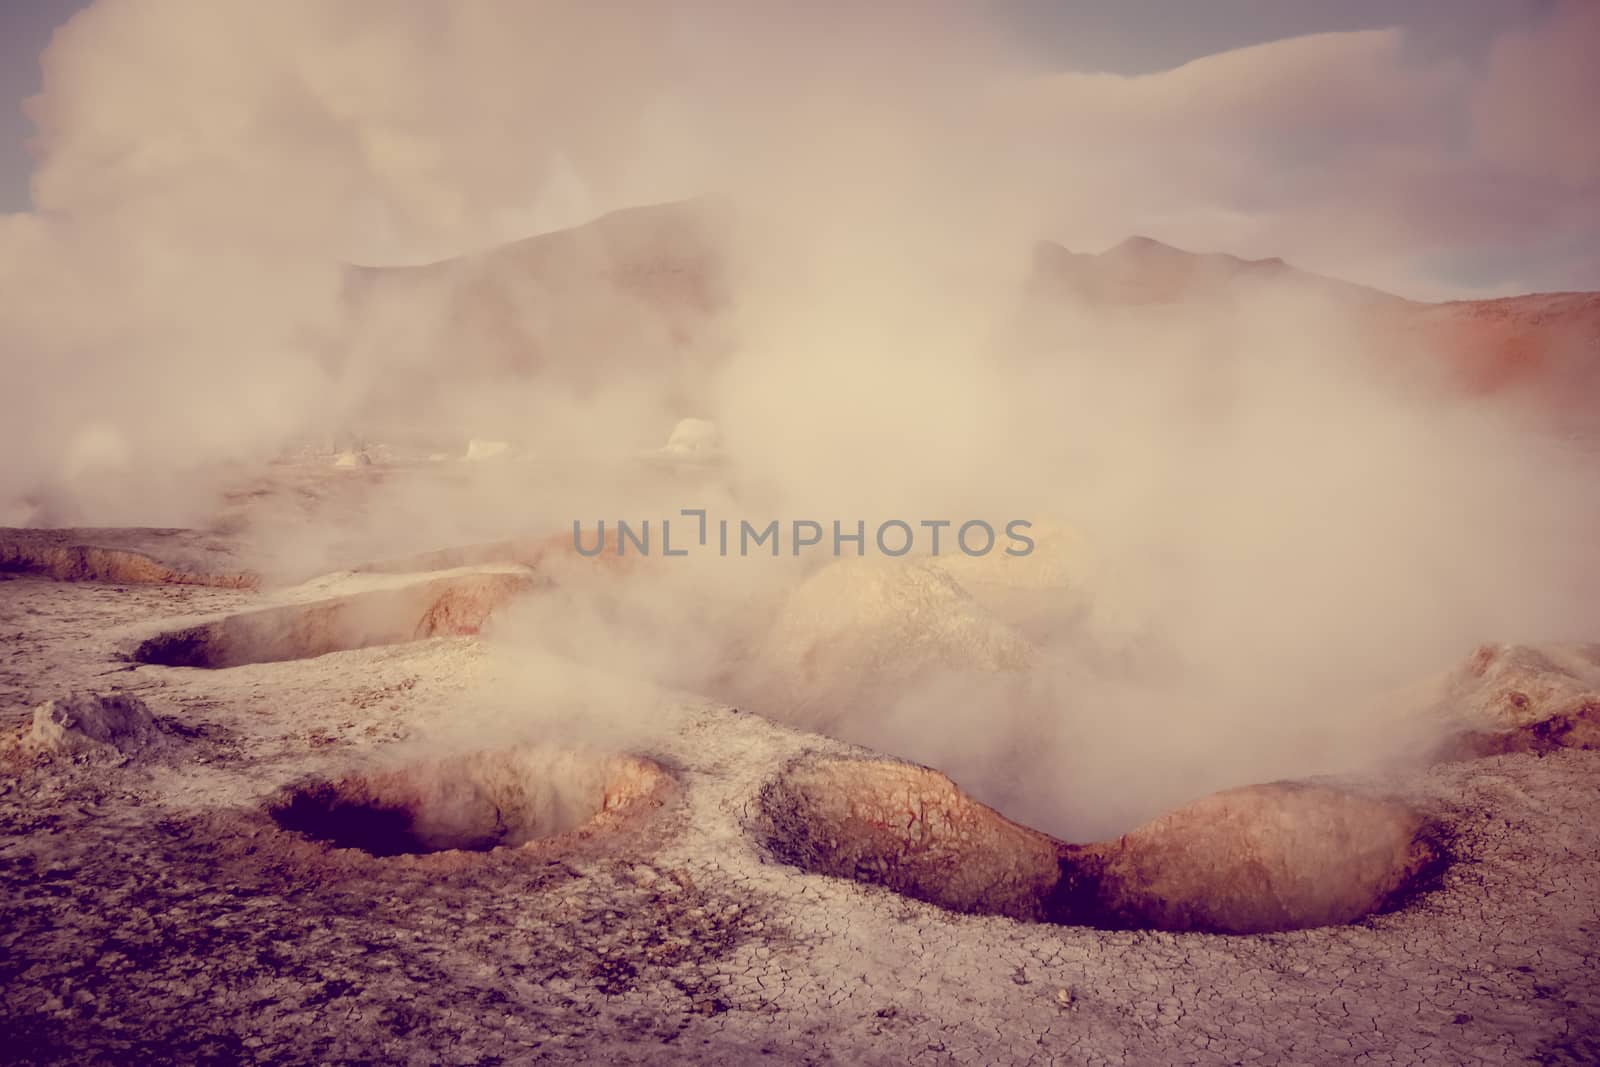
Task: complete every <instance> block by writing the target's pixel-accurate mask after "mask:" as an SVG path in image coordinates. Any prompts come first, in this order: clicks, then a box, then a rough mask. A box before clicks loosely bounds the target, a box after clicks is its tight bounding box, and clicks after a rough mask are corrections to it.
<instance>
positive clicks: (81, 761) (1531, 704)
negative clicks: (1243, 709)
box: [0, 531, 1600, 1064]
mask: <svg viewBox="0 0 1600 1067" xmlns="http://www.w3.org/2000/svg"><path fill="white" fill-rule="evenodd" d="M8 536H9V537H10V538H11V541H10V542H9V544H8V547H7V548H6V550H5V552H6V554H5V555H4V556H3V557H0V560H3V561H4V563H5V568H4V570H5V572H6V573H5V574H4V575H3V576H0V577H4V578H5V579H6V580H4V581H0V717H3V718H0V729H3V731H4V734H5V738H6V740H5V742H4V744H5V748H4V752H3V756H0V758H3V760H4V765H3V777H0V913H3V919H0V983H3V988H4V994H3V1008H0V1059H5V1060H9V1061H12V1062H19V1063H60V1062H71V1063H82V1064H87V1063H115V1064H124V1063H141V1062H168V1061H170V1062H192V1063H237V1062H287V1063H301V1062H308V1063H309V1062H315V1063H330V1062H384V1063H418V1064H424V1063H426V1064H432V1063H461V1064H489V1063H525V1062H543V1061H559V1062H573V1061H577V1062H615V1063H658V1062H668V1061H678V1060H689V1061H695V1062H708V1063H738V1064H746V1063H760V1062H773V1063H832V1062H843V1063H852V1064H854V1063H896V1064H899V1063H1037V1064H1048V1063H1072V1064H1080V1063H1082V1064H1097V1063H1118V1064H1129V1063H1131V1064H1164V1063H1201V1064H1212V1063H1215V1064H1241V1063H1263V1064H1266V1063H1365V1064H1399V1063H1593V1062H1597V1061H1600V970H1597V968H1600V954H1597V949H1596V944H1597V938H1596V934H1597V932H1600V903H1597V902H1600V819H1596V817H1595V814H1594V812H1595V802H1596V799H1597V795H1596V789H1597V784H1600V752H1596V751H1593V750H1591V748H1590V747H1589V746H1590V745H1591V744H1592V743H1593V741H1594V737H1593V731H1594V729H1595V716H1596V709H1597V708H1600V704H1597V703H1595V699H1596V698H1595V697H1594V693H1593V692H1592V691H1591V689H1590V688H1588V687H1589V686H1590V685H1591V683H1592V682H1593V680H1594V676H1593V674H1592V673H1585V672H1588V671H1591V670H1593V671H1596V672H1600V649H1594V648H1590V649H1579V650H1576V651H1573V650H1567V651H1566V652H1564V653H1555V652H1551V653H1537V652H1534V651H1530V650H1519V649H1501V648H1488V649H1485V650H1483V651H1482V652H1481V653H1480V655H1479V657H1478V659H1477V660H1476V661H1475V662H1473V663H1471V664H1468V665H1466V667H1465V668H1464V671H1465V673H1464V674H1463V676H1462V677H1463V679H1465V680H1466V681H1467V682H1469V683H1470V684H1471V685H1476V686H1478V689H1476V690H1473V693H1475V694H1476V696H1474V697H1473V698H1472V699H1478V700H1479V701H1480V703H1482V702H1483V701H1488V702H1489V703H1491V704H1497V706H1500V705H1503V706H1504V707H1505V708H1506V709H1508V710H1507V711H1506V714H1505V715H1504V716H1502V719H1501V721H1499V722H1497V723H1490V724H1489V725H1488V727H1486V728H1484V729H1480V730H1477V731H1466V732H1463V733H1462V734H1461V736H1460V738H1459V739H1458V742H1457V743H1456V744H1455V745H1454V746H1453V748H1452V749H1451V750H1450V751H1447V752H1441V753H1439V754H1438V757H1437V758H1436V759H1434V760H1432V761H1429V762H1425V763H1424V764H1423V765H1421V766H1419V767H1413V768H1410V769H1408V770H1407V771H1406V772H1405V773H1403V774H1399V773H1397V774H1394V775H1390V776H1388V777H1386V778H1381V779H1380V778H1373V779H1363V780H1351V781H1345V782H1340V783H1335V784H1328V783H1321V784H1317V785H1314V786H1307V787H1282V788H1278V787H1273V788H1268V789H1262V790H1256V791H1248V790H1247V791H1245V792H1243V793H1240V794H1237V795H1232V796H1231V797H1230V795H1224V799H1223V800H1215V799H1213V800H1212V801H1211V802H1209V803H1210V804H1211V806H1210V807H1206V806H1204V805H1205V803H1207V802H1202V804H1201V806H1198V807H1196V808H1194V809H1192V810H1189V809H1186V811H1184V812H1178V813H1175V814H1174V815H1172V816H1170V817H1169V818H1168V819H1166V820H1165V821H1164V822H1162V823H1161V824H1160V825H1155V824H1153V828H1148V829H1147V831H1138V832H1136V833H1135V834H1132V835H1130V836H1129V837H1128V838H1124V839H1122V840H1121V841H1118V842H1111V843H1105V844H1103V845H1101V846H1090V847H1086V848H1080V847H1079V846H1068V845H1064V844H1063V843H1061V842H1056V841H1054V840H1053V839H1050V838H1047V837H1045V836H1044V835H1042V834H1037V833H1035V832H1034V831H1031V830H1028V829H1027V828H1024V827H1019V826H1016V825H1014V824H1011V823H1008V822H1006V821H1005V820H1003V819H1002V818H1001V817H1000V816H998V815H996V814H995V813H993V812H992V811H990V810H989V809H986V808H983V807H982V806H981V805H977V804H976V803H975V802H973V801H970V800H968V799H967V798H966V797H965V796H964V795H963V794H962V793H961V792H960V790H959V789H958V788H957V786H956V785H954V784H952V783H950V782H949V781H948V780H947V779H944V778H943V777H942V776H939V775H937V774H936V773H934V772H932V771H928V770H925V769H922V768H918V767H915V766H914V765H910V764H903V763H899V762H898V761H895V760H892V759H888V758H886V757H883V756H881V755H878V754H876V753H871V752H867V751H864V750H862V749H859V748H855V747H852V746H850V745H847V744H844V743H842V742H839V741H835V740H832V739H829V738H826V737H822V736H818V735H815V734H810V733H806V732H801V731H798V730H794V729H790V728H788V727H785V726H783V725H780V724H778V723H775V722H773V721H770V720H768V719H766V718H763V717H761V716H760V715H758V714H754V713H752V712H751V711H741V710H739V709H736V708H733V707H728V706H723V705H719V704H716V703H713V702H710V701H707V700H705V699H700V698H695V697H690V696H672V695H670V694H668V695H661V696H659V697H658V699H657V706H654V707H653V708H652V709H651V714H652V715H653V716H655V722H656V724H657V726H656V728H655V729H653V730H652V731H650V732H649V734H648V737H647V738H646V739H645V740H643V741H639V740H632V741H630V746H629V748H628V750H627V751H623V752H611V751H605V750H604V745H603V744H601V745H598V747H596V748H595V750H593V751H589V750H587V749H575V748H570V747H556V748H549V747H541V744H542V742H541V741H540V739H539V738H524V739H520V740H519V742H518V744H516V745H512V744H510V743H507V744H505V745H495V746H491V750H490V751H487V752H482V753H479V752H475V751H473V750H471V749H470V746H469V748H467V749H463V750H461V751H460V752H459V753H456V754H453V755H450V756H447V757H441V756H439V754H438V752H437V751H436V747H437V746H435V745H433V744H432V742H431V741H430V740H429V739H431V738H435V737H439V736H447V735H449V733H450V729H451V726H452V723H453V722H455V721H456V720H458V719H459V718H460V717H461V715H462V709H463V707H464V705H466V704H468V703H470V702H472V701H475V700H479V699H481V696H482V694H483V692H484V691H485V689H486V686H488V687H490V688H492V679H493V671H494V666H493V663H492V662H491V660H490V658H489V656H488V654H487V653H486V651H485V647H484V640H483V638H482V636H481V635H480V630H481V629H483V627H484V626H485V625H486V624H488V623H491V622H492V619H491V618H490V616H492V614H493V612H494V611H495V610H496V609H497V608H498V606H499V605H501V604H502V603H504V602H505V601H506V600H508V599H511V598H515V597H524V596H539V595H541V580H540V569H539V566H538V563H537V559H532V558H530V559H524V560H521V561H516V560H510V561H502V562H499V563H486V562H484V561H481V560H480V561H476V562H474V563H472V564H470V565H468V566H466V567H462V568H456V569H444V570H435V571H430V572H429V573H426V574H421V573H418V574H407V573H404V568H400V569H399V570H398V571H395V572H394V573H385V574H382V575H373V574H366V575H359V574H354V575H344V576H342V577H337V578H335V579H329V580H327V581H324V582H322V583H320V584H314V585H312V586H302V587H299V588H298V589H296V590H289V591H285V590H282V589H277V590H274V589H268V588H255V587H254V583H252V582H251V581H249V580H248V579H247V578H246V577H244V570H243V569H242V568H239V567H237V566H236V564H235V563H234V560H233V555H232V554H231V553H232V549H231V548H230V545H229V544H228V543H227V542H226V539H215V538H213V539H209V540H208V539H207V538H205V537H202V536H201V535H197V534H189V533H174V532H143V533H140V532H138V531H122V532H116V533H105V534H101V535H98V536H96V535H94V534H92V533H90V532H85V531H69V532H64V533H61V534H57V535H28V536H24V535H23V534H20V533H17V532H12V533H11V534H8ZM89 549H96V550H97V551H89ZM512 555H515V553H512ZM146 557H147V558H148V560H149V561H155V562H140V561H141V560H143V559H146ZM435 562H437V561H435ZM446 562H452V561H446ZM1562 656H1566V657H1567V658H1565V659H1563V658H1562ZM1497 687H1498V688H1497ZM73 693H77V694H99V695H100V696H101V697H105V698H108V699H94V698H92V697H89V696H80V697H79V698H78V699H77V700H76V702H74V701H72V700H68V699H67V697H68V695H69V694H73ZM1485 693H1487V694H1488V696H1487V697H1486V696H1484V694H1485ZM1462 699H1467V698H1466V697H1463V698H1462ZM52 701H54V703H53V704H52V703H51V702H52ZM1318 790H1327V791H1330V792H1328V794H1327V795H1328V796H1330V797H1331V796H1333V794H1334V792H1337V795H1338V798H1340V799H1338V800H1337V803H1335V802H1334V801H1331V800H1330V801H1328V804H1329V805H1332V806H1331V807H1329V806H1327V805H1324V802H1323V799H1322V798H1323V793H1321V792H1318ZM1296 804H1301V805H1309V806H1310V808H1309V809H1308V810H1309V814H1307V815H1306V816H1305V817H1304V818H1305V819H1306V820H1309V823H1305V822H1303V821H1302V822H1301V823H1295V824H1294V825H1312V826H1313V827H1314V828H1315V833H1314V834H1313V837H1314V838H1315V840H1314V841H1313V842H1312V843H1311V844H1309V845H1308V844H1307V843H1306V842H1305V841H1300V840H1290V839H1288V838H1285V839H1283V840H1279V839H1277V838H1273V837H1272V836H1271V834H1270V833H1268V832H1267V831H1264V830H1262V829H1261V827H1262V826H1263V825H1266V824H1269V823H1272V820H1273V819H1275V818H1279V819H1280V821H1281V820H1283V819H1287V818H1288V816H1287V815H1284V814H1283V813H1284V812H1286V811H1289V810H1290V808H1292V807H1293V805H1296ZM1219 812H1220V814H1219ZM1296 818H1299V816H1296ZM1252 820H1253V821H1252ZM1341 820H1342V821H1341ZM1274 825H1276V824H1274ZM1284 825H1288V823H1284ZM1241 827H1242V828H1241ZM1291 829H1292V827H1291ZM1284 832H1285V833H1288V831H1284ZM1141 834H1142V835H1143V836H1142V837H1141V836H1140V835H1141ZM1241 835H1243V836H1241ZM1252 835H1254V836H1252ZM1290 836H1291V837H1292V836H1293V835H1292V834H1291V835H1290ZM1239 841H1245V846H1238V842H1239ZM1236 846H1238V847H1236ZM1240 847H1242V849H1243V851H1242V852H1241V851H1239V848H1240ZM1230 849H1233V850H1234V851H1230ZM1252 850H1253V851H1252ZM1302 860H1304V861H1305V862H1304V863H1302V862H1301V861H1302ZM1318 864H1320V866H1318ZM1353 872H1354V873H1353ZM1363 879H1364V880H1363ZM1324 922H1328V923H1331V925H1322V923H1324ZM1286 927H1287V928H1286ZM1295 927H1305V928H1295ZM1228 930H1245V931H1253V932H1242V933H1240V932H1218V931H1228Z"/></svg>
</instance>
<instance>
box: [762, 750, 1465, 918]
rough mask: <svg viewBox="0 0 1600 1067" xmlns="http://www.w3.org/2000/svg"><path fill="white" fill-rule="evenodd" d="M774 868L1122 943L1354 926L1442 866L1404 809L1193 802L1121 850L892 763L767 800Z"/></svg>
mask: <svg viewBox="0 0 1600 1067" xmlns="http://www.w3.org/2000/svg"><path fill="white" fill-rule="evenodd" d="M761 800H762V812H763V816H764V819H765V822H766V829H767V837H768V842H769V845H770V847H771V848H772V850H773V852H774V853H775V854H776V855H777V856H778V857H780V858H781V859H783V860H785V861H787V862H789V863H793V864H795V865H796V866H799V867H802V868H804V869H806V870H811V871H816V872H819V873H823V874H829V875H834V876H837V877H843V878H853V879H855V880H857V881H864V882H872V883H875V884H878V885H884V886H887V887H888V888H890V889H893V890H895V891H897V892H900V893H904V894H905V895H907V896H910V897H915V898H917V899H919V900H925V901H927V902H929V903H932V904H937V905H939V906H941V907H945V908H950V909H952V910H954V911H962V912H971V913H976V914H986V915H1004V916H1008V917H1010V918H1014V919H1023V920H1028V921H1035V922H1055V923H1065V924H1072V925H1087V926H1100V927H1111V928H1118V929H1153V930H1172V931H1184V930H1202V931H1211V932H1215V933H1238V934H1243V933H1262V932H1266V931H1273V930H1296V929H1302V928H1306V927H1314V926H1327V925H1332V924H1336V923H1347V922H1354V921H1356V920H1357V919H1360V918H1362V917H1364V916H1366V915H1370V914H1373V913H1375V912H1380V911H1384V910H1387V909H1389V908H1391V907H1393V906H1395V905H1396V904H1397V903H1399V902H1400V901H1401V900H1403V899H1404V898H1405V896H1406V895H1407V894H1408V893H1409V892H1411V891H1413V890H1414V889H1416V888H1417V887H1418V886H1419V885H1421V884H1423V883H1425V882H1426V881H1427V879H1428V878H1429V877H1430V876H1431V875H1432V874H1434V873H1435V872H1436V871H1437V870H1438V869H1439V868H1440V867H1441V866H1442V864H1443V852H1442V850H1441V848H1440V847H1439V845H1438V844H1437V842H1436V840H1435V838H1434V836H1433V834H1432V832H1431V830H1430V828H1429V827H1428V825H1427V823H1426V821H1425V820H1424V819H1423V818H1422V816H1420V815H1418V814H1417V813H1416V812H1414V811H1412V810H1411V809H1410V808H1408V807H1406V806H1405V805H1403V804H1399V803H1396V802H1393V801H1386V800H1376V799H1371V798H1367V797H1361V796H1357V795H1354V794H1351V793H1347V792H1344V791H1342V790H1338V789H1332V788H1328V787H1325V786H1313V785H1303V784H1295V783H1278V784H1273V785H1261V786H1247V787H1245V788H1242V789H1233V790H1228V791H1226V792H1223V793H1217V794H1215V795H1213V796H1210V797H1206V798H1204V799H1202V800H1199V801H1196V802H1195V803H1193V804H1190V805H1187V806H1186V807H1183V808H1180V809H1178V810H1176V811H1174V812H1171V813H1169V814H1167V815H1165V816H1163V817H1162V818H1160V819H1157V820H1155V821H1154V822H1151V823H1148V824H1147V825H1145V826H1142V827H1140V828H1139V829H1137V830H1134V831H1133V832H1131V833H1129V834H1126V835H1124V836H1123V837H1122V838H1120V839H1118V840H1117V841H1114V842H1102V843H1096V844H1090V845H1073V844H1068V843H1066V842H1062V841H1057V840H1056V839H1054V838H1052V837H1049V836H1048V835H1046V834H1042V833H1039V832H1038V831H1035V830H1031V829H1028V828H1027V827H1024V826H1019V825H1018V824H1016V823H1013V822H1011V821H1010V820H1008V819H1006V818H1005V817H1004V816H1002V815H1001V814H999V813H998V812H996V811H994V810H993V809H991V808H988V807H986V806H984V805H982V804H980V803H978V802H977V801H975V800H973V799H971V798H970V797H968V796H966V795H965V794H964V793H962V792H961V790H960V789H958V788H957V787H956V786H955V784H954V783H953V782H951V781H950V779H949V778H947V777H945V776H944V775H942V774H940V773H938V772H937V771H933V770H929V769H928V768H925V767H919V766H916V765H914V764H908V763H901V762H898V761H894V760H872V759H861V760H856V759H833V760H824V761H816V762H806V763H800V764H797V765H795V766H793V767H791V768H789V769H788V770H787V771H786V772H785V773H784V774H783V775H782V776H781V777H780V778H779V779H778V780H777V781H775V782H773V783H771V784H770V785H768V787H767V788H766V789H765V790H763V793H762V798H761Z"/></svg>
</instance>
